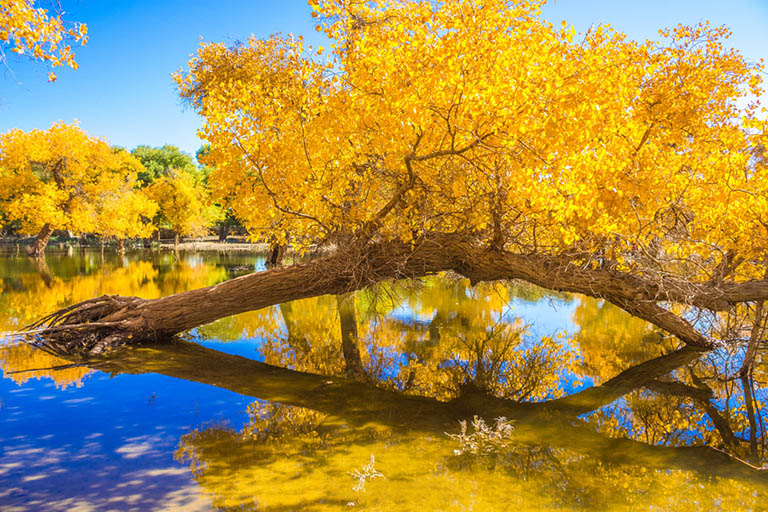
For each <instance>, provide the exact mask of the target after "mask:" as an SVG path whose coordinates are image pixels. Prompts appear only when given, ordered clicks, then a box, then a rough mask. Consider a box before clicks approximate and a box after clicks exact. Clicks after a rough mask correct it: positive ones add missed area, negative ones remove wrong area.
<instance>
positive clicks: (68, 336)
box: [15, 295, 142, 356]
mask: <svg viewBox="0 0 768 512" xmlns="http://www.w3.org/2000/svg"><path fill="white" fill-rule="evenodd" d="M141 300H142V299H139V298H137V297H121V296H119V295H102V296H101V297H96V298H95V299H90V300H86V301H83V302H80V303H77V304H74V305H72V306H68V307H66V308H62V309H60V310H58V311H55V312H53V313H51V314H50V315H47V316H45V317H43V318H41V319H40V320H38V321H37V322H35V323H33V324H31V325H28V326H27V327H25V328H24V330H23V331H19V332H17V333H15V335H16V336H18V337H19V338H20V339H22V340H24V341H25V342H27V343H30V344H32V345H34V346H36V347H38V348H41V349H43V350H45V351H47V352H50V353H52V354H55V355H69V356H71V355H96V354H100V353H102V352H104V351H105V350H106V349H107V348H109V347H111V346H116V345H123V344H125V343H127V342H129V341H131V340H132V339H133V337H134V335H133V334H132V333H131V331H130V329H129V328H128V323H127V322H125V321H121V320H117V321H103V320H104V319H106V318H108V317H109V316H111V315H114V314H115V313H117V312H119V311H120V310H122V309H124V308H125V307H126V306H131V305H134V304H135V303H136V302H137V301H141Z"/></svg>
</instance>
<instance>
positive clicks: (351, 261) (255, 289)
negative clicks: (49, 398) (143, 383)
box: [31, 235, 768, 350]
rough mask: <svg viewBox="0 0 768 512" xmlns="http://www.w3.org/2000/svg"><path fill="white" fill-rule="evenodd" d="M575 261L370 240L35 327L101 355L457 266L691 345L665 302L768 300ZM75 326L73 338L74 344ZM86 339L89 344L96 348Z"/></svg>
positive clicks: (691, 337) (82, 308)
mask: <svg viewBox="0 0 768 512" xmlns="http://www.w3.org/2000/svg"><path fill="white" fill-rule="evenodd" d="M567 261H570V260H566V263H564V262H563V260H562V259H558V258H556V257H547V256H542V255H519V254H512V253H507V252H501V251H498V250H489V249H487V248H483V247H478V246H477V245H475V244H473V243H472V242H471V241H468V240H467V239H466V238H463V237H458V236H447V235H443V236H435V237H433V238H429V239H425V240H422V241H420V242H419V243H417V244H415V245H411V244H404V243H399V242H389V243H369V244H367V245H364V246H360V247H356V246H346V247H340V248H339V250H337V252H336V253H334V254H332V255H330V256H326V257H323V258H320V259H317V260H314V261H310V262H307V263H301V264H294V265H291V266H288V267H282V268H272V269H270V270H268V271H266V272H260V273H255V274H249V275H246V276H241V277H238V278H235V279H232V280H229V281H225V282H223V283H219V284H217V285H214V286H209V287H206V288H201V289H198V290H191V291H187V292H183V293H178V294H175V295H171V296H168V297H162V298H159V299H154V300H144V299H139V298H136V297H117V296H114V297H102V298H98V299H94V300H91V301H86V302H84V303H81V304H80V305H76V306H74V307H71V308H67V309H66V310H63V311H59V312H56V313H55V314H53V315H51V316H49V317H46V318H44V319H42V320H41V321H40V322H37V323H36V324H35V325H33V326H31V327H33V328H38V329H39V328H41V327H49V328H50V327H56V328H55V330H53V331H52V330H50V329H49V330H48V331H38V332H40V333H45V332H48V333H51V332H60V331H64V330H66V329H67V328H68V326H69V327H71V328H75V330H77V329H80V331H78V334H83V332H85V331H88V332H93V331H95V330H99V333H98V335H97V336H95V337H94V339H95V338H100V339H101V338H107V339H104V340H103V341H102V342H99V343H98V345H99V346H98V347H97V349H98V350H100V349H101V348H104V347H106V346H108V345H110V344H114V343H119V342H138V341H142V340H154V339H157V338H159V337H166V336H169V335H174V334H177V333H180V332H182V331H185V330H188V329H191V328H193V327H196V326H199V325H203V324H207V323H210V322H213V321H214V320H218V319H219V318H223V317H226V316H230V315H235V314H238V313H243V312H245V311H252V310H256V309H261V308H264V307H267V306H271V305H274V304H280V303H282V302H286V301H291V300H296V299H302V298H306V297H314V296H318V295H324V294H340V293H347V292H350V291H353V290H357V289H360V288H363V287H365V286H369V285H371V284H374V283H376V282H379V281H382V280H386V279H402V278H414V277H420V276H424V275H427V274H432V273H437V272H441V271H447V270H452V271H455V272H457V273H460V274H462V275H464V276H466V277H469V278H470V280H471V281H472V283H477V282H478V281H495V280H509V279H521V280H525V281H528V282H530V283H533V284H536V285H539V286H542V287H544V288H548V289H551V290H555V291H567V292H576V293H582V294H585V295H588V296H591V297H598V298H602V299H605V300H607V301H609V302H611V303H613V304H615V305H617V306H619V307H621V308H623V309H625V310H626V311H628V312H629V313H631V314H633V315H634V316H636V317H638V318H641V319H643V320H646V321H648V322H651V323H652V324H654V325H656V326H658V327H660V328H661V329H663V330H665V331H666V332H668V333H670V334H672V335H673V336H676V337H678V338H679V339H680V340H682V341H683V342H685V343H686V344H688V345H692V346H697V347H700V348H712V346H713V342H712V341H711V340H710V339H709V338H707V337H706V336H705V335H704V334H702V333H701V332H699V331H698V330H697V329H696V328H695V327H694V326H693V325H691V324H690V323H689V322H688V321H687V320H686V319H685V318H683V317H682V316H680V315H677V314H675V313H673V312H672V311H670V310H668V309H665V308H663V307H661V306H660V305H659V304H660V303H661V304H664V303H667V302H674V301H675V300H676V299H679V301H682V303H684V304H690V305H694V306H698V307H712V308H716V307H717V306H718V305H719V304H721V303H722V302H723V301H726V302H728V301H730V300H732V299H731V297H739V298H745V297H746V298H747V300H755V297H762V296H767V297H768V281H766V280H762V281H751V282H749V283H743V284H742V285H738V284H737V285H733V284H727V285H723V287H720V288H718V287H714V285H712V284H710V283H707V284H704V285H698V284H696V283H690V284H689V290H688V294H687V295H685V296H682V295H681V296H678V295H677V292H676V291H675V289H676V288H675V286H677V284H675V282H673V281H672V280H670V279H667V280H666V281H665V287H660V285H659V283H658V282H656V281H652V280H650V279H646V280H644V279H643V278H642V277H641V276H635V275H631V274H625V273H620V272H615V271H606V270H599V269H598V270H595V269H590V268H582V267H580V266H579V265H577V264H575V263H570V264H567ZM678 284H679V283H678ZM677 289H680V287H679V286H678V288H677ZM705 292H707V293H705ZM724 298H725V299H724ZM75 330H72V332H71V334H72V336H73V339H74V333H75ZM79 338H80V342H78V343H81V345H82V347H86V346H88V345H90V344H92V342H93V339H91V341H87V342H86V341H84V340H86V338H84V337H82V336H79Z"/></svg>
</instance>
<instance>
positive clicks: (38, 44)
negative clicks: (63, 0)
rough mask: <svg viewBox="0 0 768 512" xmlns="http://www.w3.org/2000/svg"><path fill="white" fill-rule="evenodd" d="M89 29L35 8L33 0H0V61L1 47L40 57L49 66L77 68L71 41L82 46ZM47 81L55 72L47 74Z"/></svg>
mask: <svg viewBox="0 0 768 512" xmlns="http://www.w3.org/2000/svg"><path fill="white" fill-rule="evenodd" d="M87 41H88V29H87V27H86V26H85V25H84V24H82V23H69V22H65V21H64V20H62V18H61V15H57V16H52V15H51V14H50V13H49V12H48V11H47V10H46V9H43V8H40V7H35V0H3V1H2V2H0V61H4V60H5V59H6V57H5V55H4V50H5V49H6V48H7V49H9V50H10V51H11V52H13V53H16V54H19V55H25V56H27V57H29V58H31V59H35V60H41V61H44V62H46V63H48V64H49V65H50V66H51V67H57V66H69V67H71V68H72V69H77V62H75V57H74V54H73V53H72V47H71V44H73V43H79V44H82V45H84V44H85V43H86V42H87ZM48 79H49V80H50V81H52V82H53V81H55V80H56V75H55V74H54V73H53V72H51V73H49V74H48Z"/></svg>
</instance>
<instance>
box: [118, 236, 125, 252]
mask: <svg viewBox="0 0 768 512" xmlns="http://www.w3.org/2000/svg"><path fill="white" fill-rule="evenodd" d="M117 252H118V253H120V254H122V253H124V252H125V238H118V239H117Z"/></svg>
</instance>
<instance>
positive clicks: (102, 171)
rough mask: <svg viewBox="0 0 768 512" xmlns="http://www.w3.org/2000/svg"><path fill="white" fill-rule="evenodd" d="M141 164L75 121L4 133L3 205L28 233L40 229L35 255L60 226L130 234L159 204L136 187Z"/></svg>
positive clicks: (0, 148) (0, 158)
mask: <svg viewBox="0 0 768 512" xmlns="http://www.w3.org/2000/svg"><path fill="white" fill-rule="evenodd" d="M140 169H142V166H141V163H140V162H139V161H138V160H136V159H135V158H133V157H132V156H131V155H130V154H129V153H127V152H126V151H124V150H118V149H114V148H112V147H111V146H110V145H109V144H107V142H105V141H104V140H102V139H98V138H95V137H92V136H90V135H88V134H86V133H85V132H84V131H83V130H82V129H81V128H80V127H79V126H77V125H68V124H65V123H62V122H59V123H55V124H54V125H53V126H52V127H51V128H49V129H48V130H31V131H29V132H24V131H22V130H18V129H14V130H11V131H9V132H8V133H6V134H4V135H2V136H0V205H1V206H2V208H3V210H4V212H5V215H6V216H7V218H8V219H9V220H11V221H14V220H16V221H19V222H20V223H21V230H22V232H25V233H37V239H36V240H35V243H34V244H33V245H32V247H31V248H30V250H29V253H30V255H33V256H40V255H42V253H43V251H44V250H45V247H46V245H47V243H48V239H49V238H50V236H51V234H52V233H53V231H54V230H56V229H67V230H70V231H74V232H76V233H94V232H95V233H100V232H103V234H105V235H110V236H116V237H118V238H119V237H123V238H124V237H126V236H132V235H134V234H136V233H138V232H140V231H142V230H143V229H145V226H144V220H145V218H146V217H149V216H151V214H152V212H153V211H154V209H155V208H156V206H155V205H153V204H152V203H151V202H150V201H149V200H148V199H147V198H146V197H143V196H138V195H137V193H136V192H134V190H133V185H134V184H135V182H136V175H137V173H138V171H139V170H140ZM123 209H125V216H122V217H121V216H120V213H121V210H123ZM117 217H119V218H117Z"/></svg>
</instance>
